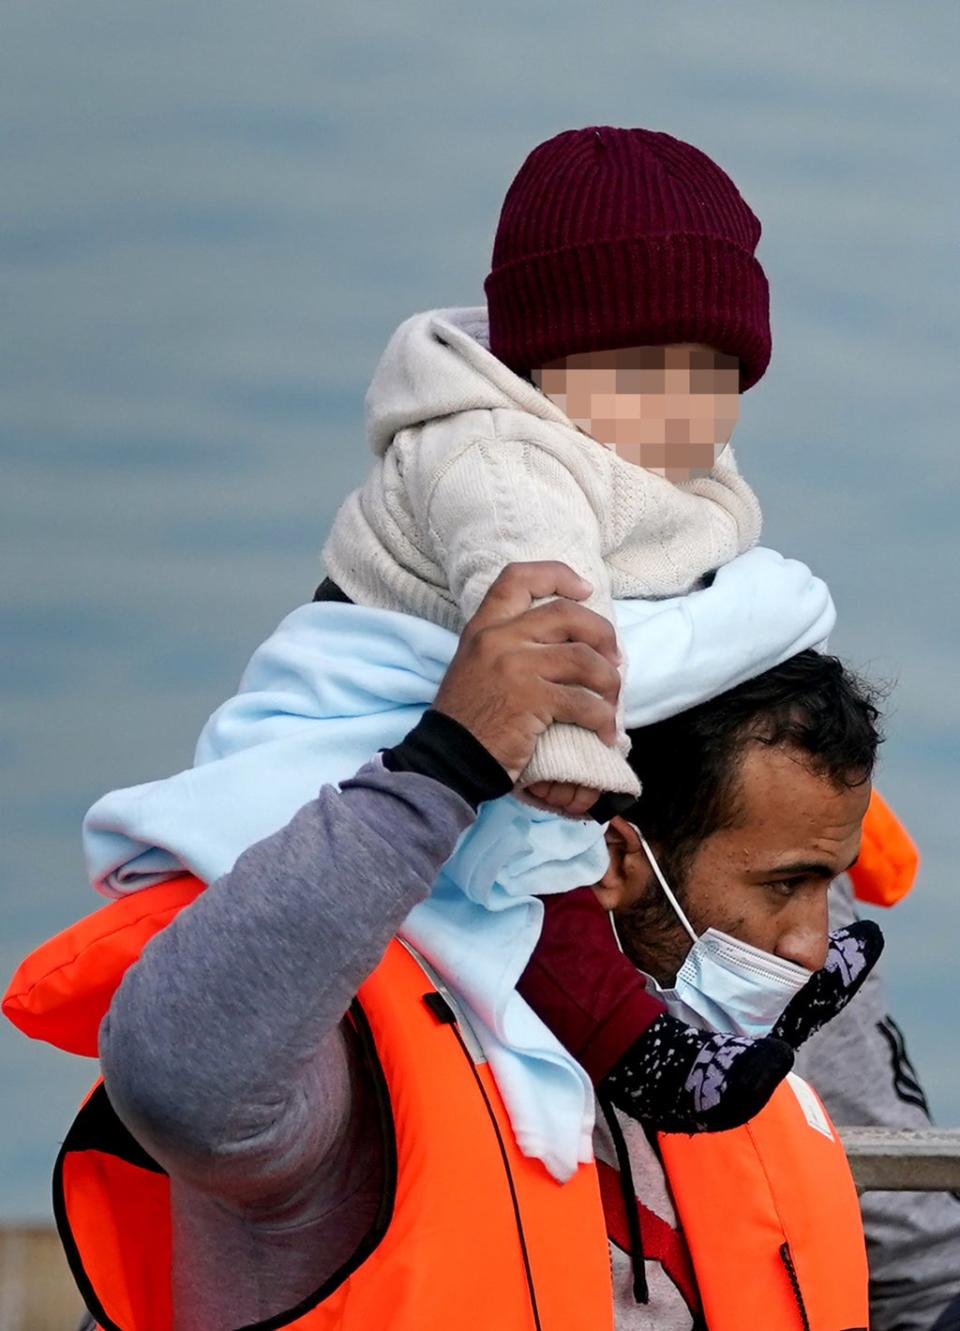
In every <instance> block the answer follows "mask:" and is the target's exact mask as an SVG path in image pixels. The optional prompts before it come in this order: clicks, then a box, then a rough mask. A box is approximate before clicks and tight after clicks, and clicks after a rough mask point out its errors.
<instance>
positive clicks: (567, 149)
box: [484, 125, 771, 393]
mask: <svg viewBox="0 0 960 1331" xmlns="http://www.w3.org/2000/svg"><path fill="white" fill-rule="evenodd" d="M760 230H761V228H760V223H759V221H758V220H757V218H756V217H755V216H754V214H753V213H752V212H751V210H750V208H749V207H748V206H747V204H746V203H745V202H744V200H743V198H741V196H740V193H739V191H738V190H737V187H736V185H734V183H733V181H732V180H731V179H730V177H729V176H728V175H727V174H726V173H725V172H724V171H721V169H720V168H719V167H718V166H717V165H716V163H715V162H712V161H711V160H710V158H709V157H707V156H706V154H705V153H702V152H700V150H699V149H698V148H694V147H693V146H692V145H691V144H689V143H684V142H683V141H682V140H680V139H675V138H673V137H672V135H670V134H661V133H658V132H656V131H654V130H648V129H616V128H614V127H612V126H610V125H591V126H588V127H587V128H586V129H570V130H565V131H564V132H563V133H562V134H557V135H556V136H555V137H554V138H552V139H548V140H547V141H546V143H541V144H540V145H539V146H538V147H536V148H534V149H533V151H532V152H531V153H530V155H529V156H528V157H527V159H526V161H525V162H524V163H523V165H522V166H521V168H520V170H519V171H518V172H517V175H516V177H515V178H514V180H513V183H512V184H511V186H510V188H509V189H508V191H507V195H506V198H505V199H504V203H503V209H502V211H501V213H500V222H499V224H498V226H497V235H496V240H495V242H494V247H493V264H492V268H491V271H490V274H489V276H488V277H487V279H486V281H485V282H484V291H485V292H486V296H487V310H488V314H489V319H490V350H491V351H492V352H493V354H494V355H495V356H496V357H498V359H500V360H502V361H503V362H504V363H505V364H506V365H509V366H510V368H511V369H513V370H515V371H517V372H518V373H521V374H526V373H528V372H529V370H530V368H531V367H533V366H537V365H543V364H546V363H547V362H549V361H552V360H556V359H558V358H559V357H561V356H572V355H575V354H577V353H578V352H584V351H608V350H610V349H612V348H614V347H629V346H649V345H655V344H666V343H670V342H702V343H704V344H705V345H707V346H711V347H715V348H716V349H717V350H718V351H722V352H726V353H727V354H728V355H734V356H738V357H739V359H740V391H741V392H742V393H743V392H746V390H747V389H748V388H751V387H752V386H753V385H754V384H755V383H756V382H757V380H758V379H759V378H760V377H761V375H762V374H763V372H764V370H765V369H766V368H767V365H768V363H769V361H770V348H771V339H770V296H769V289H768V286H767V279H766V277H765V276H764V273H763V269H762V268H761V267H760V264H759V263H758V262H757V260H756V258H755V257H754V251H755V250H756V248H757V242H758V241H759V239H760Z"/></svg>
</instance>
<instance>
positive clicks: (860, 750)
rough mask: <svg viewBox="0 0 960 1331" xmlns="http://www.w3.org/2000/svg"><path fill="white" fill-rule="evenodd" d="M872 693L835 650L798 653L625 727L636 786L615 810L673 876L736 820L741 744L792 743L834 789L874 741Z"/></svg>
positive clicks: (856, 778)
mask: <svg viewBox="0 0 960 1331" xmlns="http://www.w3.org/2000/svg"><path fill="white" fill-rule="evenodd" d="M880 698H881V693H880V690H879V689H877V688H876V687H874V686H873V685H870V684H868V683H867V682H866V681H864V680H862V679H859V678H858V677H857V676H856V675H854V674H852V673H851V672H850V671H849V670H846V669H845V668H844V666H843V664H842V663H841V662H840V661H838V660H837V658H836V657H835V656H824V655H822V654H821V653H819V652H814V651H805V652H799V653H798V654H797V655H796V656H793V657H791V658H790V660H789V661H785V662H784V663H783V664H782V665H778V666H774V667H773V669H772V670H766V671H764V673H763V674H762V675H758V676H757V677H756V679H751V680H748V681H747V682H746V683H745V684H738V685H737V686H736V688H732V689H729V690H728V691H727V692H726V693H721V694H720V695H719V697H717V698H713V699H711V701H710V702H705V703H700V704H699V705H698V706H696V707H691V708H689V709H688V710H687V711H685V712H681V713H680V714H679V715H678V716H673V717H670V718H668V719H667V720H666V721H658V722H656V723H655V724H654V725H650V726H644V727H642V728H640V729H636V730H632V731H630V732H629V733H630V739H631V742H632V749H631V752H630V758H629V761H630V764H631V766H632V767H633V769H634V771H635V772H636V773H637V776H638V777H639V778H640V780H641V782H642V784H643V793H642V794H641V796H640V798H639V799H638V800H637V801H636V803H635V804H633V805H632V806H631V807H630V808H629V809H627V810H625V811H624V815H623V816H624V817H625V818H627V819H629V821H631V822H635V823H636V824H637V825H638V826H639V827H640V828H641V830H642V831H643V834H644V836H645V837H646V838H647V840H648V841H649V842H650V843H651V844H652V845H655V846H658V847H660V850H661V853H662V859H661V863H663V865H664V872H665V873H668V874H669V872H672V874H673V876H674V878H675V879H679V878H680V877H682V874H683V871H684V868H685V866H686V865H687V864H688V863H689V861H690V859H691V858H692V856H693V854H694V852H695V851H696V848H697V846H698V845H699V843H700V842H701V841H703V840H705V839H706V838H707V837H708V836H711V835H712V834H713V833H714V832H717V831H719V830H721V829H722V828H725V827H732V826H735V825H736V821H737V818H738V816H739V812H740V808H739V783H738V780H737V773H738V770H739V759H740V757H741V755H742V754H743V751H744V749H745V748H746V747H747V746H748V745H749V744H754V743H756V744H766V745H770V746H779V745H785V746H789V747H792V748H794V749H797V750H799V751H800V752H801V753H802V754H803V755H805V757H806V760H807V761H808V762H809V765H810V767H811V768H812V770H813V771H815V772H819V773H822V774H823V775H824V776H827V777H829V778H830V780H831V781H833V782H834V783H835V784H836V785H837V786H848V787H852V786H857V785H860V784H862V783H863V782H864V781H866V780H868V779H869V778H870V776H871V774H872V772H873V768H874V764H875V763H876V758H877V748H878V746H879V745H880V743H881V742H882V740H883V736H882V734H881V732H880V729H879V721H880V709H879V702H880ZM668 864H669V866H670V868H669V871H668V868H667V865H668Z"/></svg>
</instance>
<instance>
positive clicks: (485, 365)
mask: <svg viewBox="0 0 960 1331" xmlns="http://www.w3.org/2000/svg"><path fill="white" fill-rule="evenodd" d="M365 407H366V428H367V442H368V443H369V445H370V447H371V449H372V450H373V452H374V453H375V454H376V455H377V456H378V457H382V455H383V454H384V453H385V452H386V450H387V449H388V448H389V447H390V444H391V442H392V440H393V437H394V435H396V434H397V432H398V431H399V430H404V429H408V428H409V427H411V426H416V425H422V424H423V423H424V422H426V421H430V420H435V419H436V418H437V417H438V416H449V415H452V414H453V413H455V412H460V411H476V410H481V411H482V410H486V411H492V410H494V409H495V408H508V409H511V410H514V411H525V412H529V413H530V414H531V415H534V416H540V417H541V418H542V419H544V420H548V421H555V422H557V423H559V424H563V425H566V426H567V427H568V428H569V426H570V421H569V420H568V419H567V417H566V416H565V415H564V413H563V412H562V411H561V410H560V408H559V407H557V406H556V405H555V404H554V403H553V402H551V401H550V399H549V398H548V397H545V396H544V395H543V394H542V393H540V392H538V390H537V389H536V388H535V387H534V386H533V384H531V383H529V382H528V381H527V380H526V379H521V378H520V376H519V375H517V374H514V372H513V370H511V369H509V368H508V367H507V366H506V365H504V363H503V362H502V361H500V360H497V358H496V356H494V355H493V354H492V352H491V351H490V349H489V340H488V325H487V309H486V306H485V305H474V306H466V307H463V308H459V307H456V308H451V309H443V310H427V311H425V312H424V313H422V314H414V315H412V316H411V317H410V318H409V319H405V320H404V322H403V323H402V324H401V325H400V327H399V328H398V329H397V330H396V332H395V333H394V334H393V336H392V337H391V339H390V341H389V342H388V343H387V345H386V348H385V349H384V352H383V355H382V356H381V357H380V360H379V363H378V364H377V368H376V370H375V371H374V374H373V379H372V380H371V382H370V387H369V388H368V389H367V395H366V399H365Z"/></svg>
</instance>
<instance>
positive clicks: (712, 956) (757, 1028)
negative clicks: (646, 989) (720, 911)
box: [610, 824, 811, 1039]
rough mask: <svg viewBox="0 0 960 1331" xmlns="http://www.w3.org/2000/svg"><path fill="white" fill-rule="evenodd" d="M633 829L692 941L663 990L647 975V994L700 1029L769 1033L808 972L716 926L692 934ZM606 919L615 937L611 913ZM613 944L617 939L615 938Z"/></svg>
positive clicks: (751, 1034)
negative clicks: (673, 975) (648, 992)
mask: <svg viewBox="0 0 960 1331" xmlns="http://www.w3.org/2000/svg"><path fill="white" fill-rule="evenodd" d="M631 825H632V824H631ZM635 830H636V832H637V835H638V836H639V837H640V844H641V846H642V847H643V853H644V854H645V855H646V857H647V859H648V861H649V863H650V868H651V869H652V870H653V872H654V874H655V875H656V878H657V881H658V882H659V884H660V886H661V887H662V888H663V890H664V893H665V894H666V897H667V900H668V901H669V902H670V905H671V906H672V907H673V909H674V910H675V911H676V913H677V918H678V919H679V920H680V923H681V924H682V925H683V927H684V929H686V931H687V933H688V934H689V935H690V938H691V939H692V941H693V946H692V947H691V948H690V951H689V952H688V953H687V957H686V960H685V961H684V963H683V965H682V966H681V967H680V969H679V971H678V972H677V978H676V981H675V982H674V984H673V985H672V987H671V988H669V989H664V988H662V987H661V986H660V985H659V984H658V983H657V981H656V980H655V979H654V978H653V977H652V976H650V977H649V979H650V989H651V992H652V993H654V994H657V995H658V996H659V997H660V998H661V999H662V1000H663V1002H664V1003H665V1004H666V1007H667V1010H668V1012H670V1014H671V1015H672V1016H674V1017H678V1018H679V1019H680V1020H681V1021H685V1022H687V1023H689V1025H691V1026H698V1027H699V1028H700V1029H701V1030H708V1031H716V1032H719V1033H723V1034H729V1035H746V1036H749V1037H751V1038H752V1039H758V1038H759V1037H760V1036H763V1035H769V1033H770V1030H771V1029H772V1027H773V1025H774V1023H775V1022H776V1020H777V1018H778V1017H779V1016H780V1014H781V1012H782V1011H783V1009H784V1008H785V1007H786V1006H787V1004H788V1003H789V1002H790V999H791V998H793V996H794V995H795V994H797V993H798V992H799V991H800V990H801V989H802V988H803V986H804V985H805V984H806V983H807V981H808V980H809V979H810V975H811V972H810V971H808V970H807V969H806V968H805V967H804V966H798V965H797V964H796V962H793V961H785V960H784V959H783V958H782V957H775V956H774V955H773V954H772V953H771V952H764V951H762V950H761V949H760V948H758V947H752V946H751V945H750V944H749V943H742V942H741V941H740V939H739V938H733V937H731V935H730V934H725V933H723V932H721V930H719V929H707V930H706V932H705V933H702V934H700V935H699V937H698V936H697V934H695V933H694V931H693V929H692V927H691V925H690V921H689V920H688V919H687V917H686V915H685V914H684V912H683V910H682V908H681V906H680V903H679V901H678V900H677V898H676V896H675V895H674V894H673V892H672V891H671V889H670V886H669V884H668V883H667V880H666V879H665V878H664V876H663V874H662V872H661V870H660V866H659V864H658V863H657V861H656V858H655V857H654V854H653V851H652V850H651V849H650V847H649V846H648V845H647V842H646V839H645V838H644V837H643V835H642V833H641V832H640V829H639V828H635ZM610 920H611V922H612V923H613V931H614V935H616V932H617V930H616V923H615V922H614V921H613V913H612V912H611V915H610ZM617 942H618V944H619V943H620V939H619V938H617ZM621 951H622V946H621Z"/></svg>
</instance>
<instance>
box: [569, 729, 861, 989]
mask: <svg viewBox="0 0 960 1331" xmlns="http://www.w3.org/2000/svg"><path fill="white" fill-rule="evenodd" d="M739 776H740V783H741V785H740V792H739V799H740V817H739V818H738V820H737V825H736V826H734V827H731V828H727V829H724V830H721V831H719V832H715V833H714V834H713V835H712V836H709V837H707V838H706V839H705V840H704V841H702V842H701V843H700V845H699V847H698V848H697V850H696V852H695V854H694V856H693V859H692V860H691V861H690V863H689V865H688V867H687V869H686V872H685V873H684V875H683V880H682V881H681V882H680V883H676V882H673V883H670V886H671V888H673V890H674V892H675V893H676V894H677V896H678V897H679V899H680V902H681V905H682V906H683V908H684V910H685V912H686V914H687V917H688V919H689V920H690V923H691V925H692V926H693V929H694V930H695V932H696V933H697V935H698V936H699V935H700V934H701V933H703V932H704V930H706V929H708V928H710V927H711V926H712V927H713V928H715V929H720V930H722V931H723V932H724V933H728V934H731V935H732V936H733V937H734V938H739V939H740V940H741V941H742V942H745V943H751V944H752V945H753V946H754V947H758V948H762V949H763V951H765V952H771V953H773V954H774V955H775V956H778V957H783V958H784V959H785V960H787V961H793V962H796V963H797V964H798V965H800V966H805V967H806V968H807V969H808V970H811V971H813V970H819V968H820V967H821V966H822V965H823V964H824V962H825V960H826V954H827V933H828V923H827V889H828V888H829V886H830V882H831V880H832V879H833V878H835V877H836V876H837V875H838V874H840V873H843V872H844V870H846V869H848V868H849V867H850V866H851V865H852V864H853V862H854V860H855V859H856V857H857V852H858V850H859V847H860V830H861V824H862V822H863V817H864V814H865V813H866V811H867V804H868V803H869V799H870V783H869V781H867V782H864V783H863V785H860V786H855V787H853V788H852V789H848V788H846V787H843V786H840V787H838V786H836V785H834V783H833V782H832V781H831V779H830V778H829V777H827V776H824V775H821V774H818V773H816V772H814V771H812V770H811V769H810V767H809V765H808V762H807V761H806V759H805V755H803V754H802V753H801V752H800V751H799V750H797V749H795V748H791V747H788V746H779V747H776V748H769V747H766V746H764V745H762V744H758V743H752V744H750V745H749V746H748V747H747V749H746V750H745V752H744V754H743V757H742V759H741V762H740V767H739ZM607 843H608V846H609V847H610V852H611V857H610V865H609V868H608V870H607V873H606V874H605V875H604V877H603V879H601V881H600V882H599V883H597V884H595V887H594V890H595V891H596V892H597V895H598V896H599V897H600V900H601V901H602V902H603V904H604V905H605V906H607V908H608V909H612V910H614V912H615V918H616V921H617V932H618V934H619V937H620V939H621V941H622V943H623V948H624V951H625V952H626V953H627V954H628V956H629V957H630V959H631V960H632V961H633V962H634V964H635V965H637V966H639V967H640V968H641V970H644V971H647V972H648V973H649V974H651V975H653V976H654V977H655V978H656V979H657V980H658V981H660V983H661V984H666V985H669V984H672V983H673V981H674V979H675V978H676V973H677V970H678V968H679V966H680V964H681V963H682V961H683V959H684V958H685V956H686V955H687V952H688V951H689V949H690V945H691V943H690V937H689V935H688V934H687V933H686V931H685V930H684V928H683V926H682V925H681V924H680V922H679V920H678V919H677V918H676V914H675V912H673V911H672V910H670V909H669V908H668V910H667V912H666V913H660V912H655V914H654V916H650V915H649V914H647V913H646V912H643V911H640V912H637V913H635V914H631V911H630V907H631V906H635V905H637V904H638V903H640V904H643V903H645V902H650V901H651V900H657V899H658V898H659V899H662V898H663V891H662V889H661V888H660V886H659V884H658V883H657V881H656V879H655V877H654V875H653V874H652V872H651V871H650V868H649V866H648V864H647V861H646V856H645V855H644V853H643V848H642V847H641V846H640V844H639V839H638V837H637V834H636V830H635V829H634V828H633V827H632V826H631V825H630V824H629V823H627V822H625V820H624V819H622V818H615V819H614V820H613V821H612V823H611V824H610V827H608V829H607ZM652 849H653V852H654V854H655V855H656V854H657V849H658V848H657V847H656V846H653V847H652ZM668 881H669V879H668ZM651 894H656V897H652V896H651Z"/></svg>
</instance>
